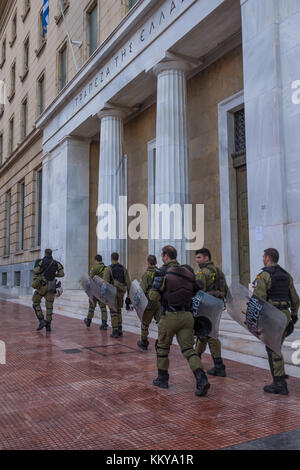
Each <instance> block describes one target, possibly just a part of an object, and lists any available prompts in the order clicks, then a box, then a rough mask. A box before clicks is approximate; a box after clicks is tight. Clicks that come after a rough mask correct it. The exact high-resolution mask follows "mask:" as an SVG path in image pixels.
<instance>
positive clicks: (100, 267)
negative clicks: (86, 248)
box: [87, 262, 107, 325]
mask: <svg viewBox="0 0 300 470" xmlns="http://www.w3.org/2000/svg"><path fill="white" fill-rule="evenodd" d="M105 268H106V266H105V264H104V263H102V262H100V263H97V264H95V266H94V267H93V268H92V269H91V270H90V278H92V279H93V277H94V276H99V277H101V278H103V274H104V270H105ZM97 304H98V305H99V307H100V310H101V320H102V325H103V324H106V323H107V310H106V305H105V304H104V303H103V302H100V300H97V299H96V298H94V304H93V303H92V302H91V301H89V311H88V316H87V319H88V323H89V324H90V323H91V321H92V319H93V318H94V313H95V308H96V306H97Z"/></svg>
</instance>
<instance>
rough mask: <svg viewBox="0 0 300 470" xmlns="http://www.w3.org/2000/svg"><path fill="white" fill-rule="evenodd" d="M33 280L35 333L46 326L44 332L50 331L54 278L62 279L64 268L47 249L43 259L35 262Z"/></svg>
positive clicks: (54, 288) (54, 289)
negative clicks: (36, 326)
mask: <svg viewBox="0 0 300 470" xmlns="http://www.w3.org/2000/svg"><path fill="white" fill-rule="evenodd" d="M33 273H34V279H33V282H32V287H33V288H34V289H36V290H35V292H34V294H33V296H32V302H33V305H32V306H33V309H34V311H35V314H36V316H37V319H38V320H39V326H38V328H37V331H39V330H41V329H42V328H44V327H45V326H46V331H51V321H52V313H53V302H54V297H55V292H56V280H55V278H56V277H64V275H65V273H64V268H63V265H62V264H61V263H59V262H58V261H56V260H55V259H53V257H52V250H50V248H47V249H46V250H45V256H44V258H43V259H38V260H37V261H36V262H35V267H34V269H33ZM43 297H45V303H46V321H45V319H44V315H43V312H42V309H41V300H42V298H43Z"/></svg>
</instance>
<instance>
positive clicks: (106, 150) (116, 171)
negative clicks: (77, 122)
mask: <svg viewBox="0 0 300 470" xmlns="http://www.w3.org/2000/svg"><path fill="white" fill-rule="evenodd" d="M125 115H126V112H125V111H124V110H122V109H119V108H114V107H111V108H108V107H106V108H105V109H104V110H102V111H100V113H98V117H99V118H100V119H101V132H100V164H99V189H98V229H97V237H98V243H97V246H98V253H99V254H101V255H102V257H103V260H104V263H105V264H110V255H111V253H113V252H117V253H119V254H120V262H121V263H124V262H125V250H126V240H125V237H126V230H127V218H126V217H127V203H126V201H125V199H124V198H123V199H121V201H120V196H125V194H126V192H125V177H124V165H123V119H124V117H125ZM106 205H109V206H108V207H106ZM99 210H100V212H99ZM108 211H109V212H108ZM109 214H111V216H110V215H109Z"/></svg>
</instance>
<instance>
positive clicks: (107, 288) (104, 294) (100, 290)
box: [93, 276, 117, 310]
mask: <svg viewBox="0 0 300 470" xmlns="http://www.w3.org/2000/svg"><path fill="white" fill-rule="evenodd" d="M93 281H94V284H95V287H96V289H95V290H96V292H95V297H96V299H98V300H100V302H103V303H104V304H105V305H108V306H109V308H110V309H111V310H117V308H116V305H115V304H116V297H117V288H116V287H115V286H112V285H111V284H109V283H108V282H106V281H104V280H103V279H101V277H99V276H94V277H93Z"/></svg>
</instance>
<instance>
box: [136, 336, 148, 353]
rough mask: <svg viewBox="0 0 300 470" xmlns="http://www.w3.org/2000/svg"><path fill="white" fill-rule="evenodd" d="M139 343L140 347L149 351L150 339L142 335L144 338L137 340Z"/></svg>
mask: <svg viewBox="0 0 300 470" xmlns="http://www.w3.org/2000/svg"><path fill="white" fill-rule="evenodd" d="M137 345H138V347H139V348H141V349H143V350H144V351H147V349H148V345H149V341H148V340H147V338H143V337H142V339H141V340H140V341H138V342H137Z"/></svg>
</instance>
